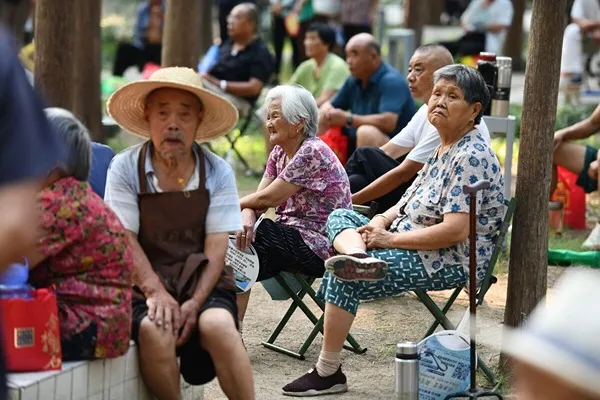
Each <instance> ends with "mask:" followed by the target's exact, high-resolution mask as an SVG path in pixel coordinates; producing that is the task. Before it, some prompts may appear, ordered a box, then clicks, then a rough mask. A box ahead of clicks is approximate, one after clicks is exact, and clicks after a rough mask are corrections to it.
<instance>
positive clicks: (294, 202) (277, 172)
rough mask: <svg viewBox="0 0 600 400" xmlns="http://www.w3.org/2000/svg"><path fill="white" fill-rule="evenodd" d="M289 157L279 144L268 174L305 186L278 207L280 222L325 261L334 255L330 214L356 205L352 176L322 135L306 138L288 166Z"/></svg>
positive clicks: (266, 173)
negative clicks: (329, 231) (328, 231)
mask: <svg viewBox="0 0 600 400" xmlns="http://www.w3.org/2000/svg"><path fill="white" fill-rule="evenodd" d="M286 158H287V157H286V154H285V151H283V149H282V148H281V147H279V146H275V148H274V149H273V151H272V152H271V154H270V155H269V160H268V161H267V168H266V170H265V175H264V177H265V178H267V179H281V180H283V181H285V182H289V183H291V184H294V185H296V186H300V188H301V189H300V190H299V191H297V192H296V193H295V194H293V195H292V196H291V197H290V198H289V199H288V200H286V201H285V202H283V203H281V204H280V205H279V206H277V208H276V209H275V214H276V215H277V221H278V222H280V223H281V224H283V225H287V226H290V227H292V228H295V229H297V230H298V231H299V232H300V235H301V236H302V239H303V240H304V242H305V243H306V245H307V246H308V247H309V248H310V249H311V250H312V251H313V252H314V253H315V254H316V255H317V256H319V257H321V258H322V259H324V260H325V259H327V258H329V257H331V256H332V255H333V249H332V247H331V243H330V242H329V240H328V239H327V235H326V233H325V224H326V223H327V217H329V214H331V213H332V212H333V211H334V210H336V209H338V208H345V209H348V210H349V209H351V208H352V193H351V192H350V182H349V181H348V176H347V175H346V171H345V170H344V167H343V166H342V164H341V163H340V161H339V160H338V158H337V157H336V155H335V153H334V152H333V151H332V150H331V149H330V148H329V146H327V145H326V144H325V142H323V141H322V140H321V139H319V138H308V139H306V140H305V141H304V142H303V143H302V145H301V146H300V148H299V149H298V151H297V152H296V154H295V155H294V157H292V159H291V160H290V161H289V163H288V164H287V165H286V163H285V160H286Z"/></svg>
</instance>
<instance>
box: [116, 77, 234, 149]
mask: <svg viewBox="0 0 600 400" xmlns="http://www.w3.org/2000/svg"><path fill="white" fill-rule="evenodd" d="M161 88H174V89H182V90H185V91H188V92H190V93H193V94H195V95H196V96H198V98H199V99H200V100H201V101H202V104H203V106H204V116H203V118H202V123H200V126H198V130H197V131H196V141H198V142H208V141H210V140H213V139H216V138H219V137H221V136H223V135H225V134H227V133H228V132H230V131H231V130H232V129H233V128H234V127H235V125H236V124H237V121H238V111H237V109H236V108H235V107H234V106H233V105H232V104H231V103H230V102H229V101H228V100H227V99H225V98H223V97H221V96H219V95H216V94H214V93H213V92H210V91H209V90H207V89H204V87H203V85H202V78H201V77H200V75H198V74H197V73H196V71H194V70H193V69H191V68H182V67H169V68H162V69H159V70H157V71H156V72H154V73H153V74H152V75H151V76H150V78H149V79H148V80H144V81H136V82H132V83H129V84H127V85H124V86H122V87H121V88H120V89H119V90H117V91H116V92H114V93H113V94H112V96H110V98H109V99H108V103H107V104H106V108H107V111H108V114H109V115H110V117H111V118H112V119H114V120H115V121H116V122H117V124H119V125H120V126H121V127H122V128H123V129H125V130H127V131H129V132H131V133H133V134H135V135H138V136H141V137H145V138H148V137H150V125H149V124H148V121H147V120H146V117H145V115H144V109H145V102H146V97H147V96H148V95H149V94H150V93H151V92H152V91H154V90H156V89H161Z"/></svg>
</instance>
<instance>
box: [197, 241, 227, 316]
mask: <svg viewBox="0 0 600 400" xmlns="http://www.w3.org/2000/svg"><path fill="white" fill-rule="evenodd" d="M228 240H229V234H228V233H210V234H208V235H206V238H205V239H204V255H205V256H206V258H208V264H207V265H206V267H205V268H204V271H203V272H202V277H201V279H200V281H199V282H198V286H196V291H195V292H194V296H193V297H194V301H196V304H197V305H198V306H199V307H200V306H202V304H204V302H205V301H206V299H207V298H208V296H209V295H210V293H211V292H212V291H213V289H214V288H215V286H216V285H217V282H218V281H219V278H220V277H221V273H222V272H223V268H224V267H225V254H227V249H228V243H227V241H228Z"/></svg>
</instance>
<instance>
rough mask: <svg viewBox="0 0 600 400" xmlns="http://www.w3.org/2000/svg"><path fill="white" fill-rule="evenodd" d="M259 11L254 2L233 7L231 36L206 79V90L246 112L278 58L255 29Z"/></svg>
mask: <svg viewBox="0 0 600 400" xmlns="http://www.w3.org/2000/svg"><path fill="white" fill-rule="evenodd" d="M257 24H258V13H257V11H256V6H255V5H254V4H252V3H243V4H240V5H237V6H235V7H234V8H233V10H231V13H230V14H229V18H228V24H227V29H228V31H229V36H230V38H229V39H228V40H227V41H226V42H225V43H223V44H222V45H221V48H220V49H219V60H218V61H217V62H216V63H215V65H214V66H213V67H212V68H211V70H210V71H209V73H208V74H204V75H203V76H202V77H203V81H204V83H205V86H206V88H207V89H209V90H212V91H214V92H216V93H218V94H220V95H222V96H224V97H226V98H227V99H228V100H230V101H231V102H232V103H233V105H234V106H235V107H236V108H237V109H238V111H240V114H241V115H247V114H248V112H249V111H250V107H251V105H252V104H253V103H254V102H255V101H256V99H257V98H258V97H259V96H260V92H261V90H262V88H263V86H264V85H265V84H266V83H267V82H268V81H269V78H270V77H271V75H272V74H273V72H274V70H275V60H274V58H273V55H272V54H271V53H270V52H269V50H268V48H267V45H266V44H265V42H264V41H263V40H262V39H260V38H259V37H258V34H257V32H256V29H257Z"/></svg>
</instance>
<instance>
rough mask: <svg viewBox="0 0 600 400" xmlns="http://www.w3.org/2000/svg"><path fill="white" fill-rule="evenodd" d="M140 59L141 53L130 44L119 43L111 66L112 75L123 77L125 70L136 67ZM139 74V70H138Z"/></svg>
mask: <svg viewBox="0 0 600 400" xmlns="http://www.w3.org/2000/svg"><path fill="white" fill-rule="evenodd" d="M141 58H142V51H141V50H140V49H138V48H137V47H135V46H134V45H132V44H131V43H125V42H122V43H119V47H118V48H117V54H115V62H114V64H113V75H114V76H123V73H124V72H125V70H126V69H127V68H129V67H133V66H137V65H138V64H139V63H140V60H141ZM140 72H141V70H140Z"/></svg>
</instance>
